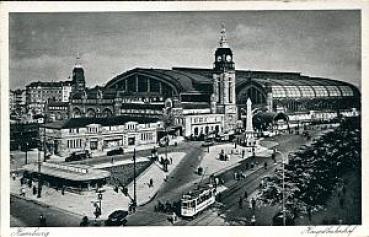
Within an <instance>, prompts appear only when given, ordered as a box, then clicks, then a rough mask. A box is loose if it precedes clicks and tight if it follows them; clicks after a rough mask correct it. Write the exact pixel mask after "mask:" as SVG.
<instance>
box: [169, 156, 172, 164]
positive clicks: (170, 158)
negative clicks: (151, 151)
mask: <svg viewBox="0 0 369 237" xmlns="http://www.w3.org/2000/svg"><path fill="white" fill-rule="evenodd" d="M169 160H170V164H173V158H172V157H171V156H170V157H169Z"/></svg>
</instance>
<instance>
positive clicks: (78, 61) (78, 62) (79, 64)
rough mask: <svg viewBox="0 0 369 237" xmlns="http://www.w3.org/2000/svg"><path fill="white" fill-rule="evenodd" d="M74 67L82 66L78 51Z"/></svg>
mask: <svg viewBox="0 0 369 237" xmlns="http://www.w3.org/2000/svg"><path fill="white" fill-rule="evenodd" d="M74 67H82V65H81V56H80V53H79V52H78V53H77V57H76V63H75V64H74Z"/></svg>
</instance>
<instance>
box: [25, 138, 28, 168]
mask: <svg viewBox="0 0 369 237" xmlns="http://www.w3.org/2000/svg"><path fill="white" fill-rule="evenodd" d="M27 163H28V142H26V160H25V164H27Z"/></svg>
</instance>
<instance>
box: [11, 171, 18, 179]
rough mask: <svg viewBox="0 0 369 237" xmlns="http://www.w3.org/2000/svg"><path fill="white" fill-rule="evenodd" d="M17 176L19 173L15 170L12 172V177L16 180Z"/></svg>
mask: <svg viewBox="0 0 369 237" xmlns="http://www.w3.org/2000/svg"><path fill="white" fill-rule="evenodd" d="M16 178H17V175H16V174H15V172H13V173H12V179H13V180H15V179H16Z"/></svg>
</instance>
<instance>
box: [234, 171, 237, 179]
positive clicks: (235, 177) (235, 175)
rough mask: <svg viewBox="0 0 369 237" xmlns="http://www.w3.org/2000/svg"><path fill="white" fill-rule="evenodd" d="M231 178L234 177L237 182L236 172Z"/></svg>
mask: <svg viewBox="0 0 369 237" xmlns="http://www.w3.org/2000/svg"><path fill="white" fill-rule="evenodd" d="M233 176H234V179H235V180H237V172H234V174H233Z"/></svg>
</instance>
